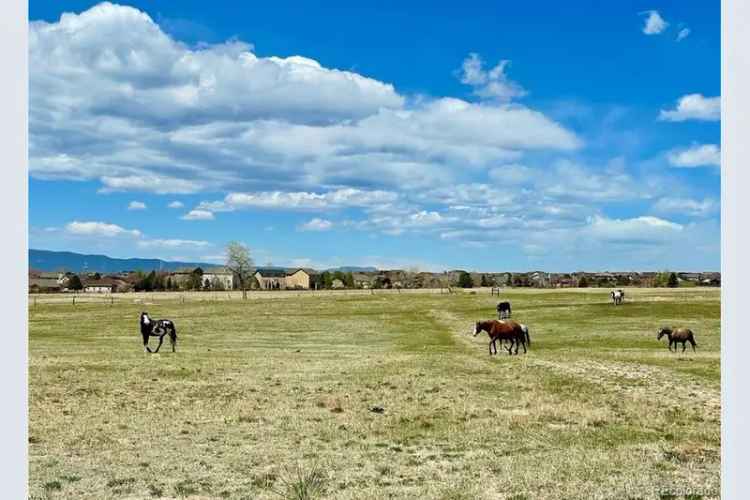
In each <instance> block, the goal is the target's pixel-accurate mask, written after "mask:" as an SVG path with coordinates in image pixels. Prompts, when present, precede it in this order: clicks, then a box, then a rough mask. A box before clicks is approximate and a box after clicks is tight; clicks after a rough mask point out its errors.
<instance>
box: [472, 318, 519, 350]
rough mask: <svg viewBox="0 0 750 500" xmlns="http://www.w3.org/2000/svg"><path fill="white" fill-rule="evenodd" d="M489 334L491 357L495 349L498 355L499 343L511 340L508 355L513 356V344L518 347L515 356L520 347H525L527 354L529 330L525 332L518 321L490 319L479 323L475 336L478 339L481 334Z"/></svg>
mask: <svg viewBox="0 0 750 500" xmlns="http://www.w3.org/2000/svg"><path fill="white" fill-rule="evenodd" d="M483 331H485V332H487V335H489V337H490V344H489V350H490V356H492V354H493V352H492V348H493V347H494V348H495V352H494V354H497V341H498V340H500V342H501V343H502V341H503V340H510V347H507V348H506V349H507V351H508V355H509V356H510V355H511V354H513V353H512V352H511V350H512V349H513V344H515V345H516V351H515V354H518V346H519V345H523V352H524V354H525V353H526V335H528V328H527V329H526V332H524V330H523V328H522V327H521V324H520V323H518V322H516V321H498V320H496V319H490V320H487V321H477V322H476V325H475V328H474V336H475V337H476V336H477V335H479V334H480V333H481V332H483Z"/></svg>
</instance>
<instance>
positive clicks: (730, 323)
mask: <svg viewBox="0 0 750 500" xmlns="http://www.w3.org/2000/svg"><path fill="white" fill-rule="evenodd" d="M721 7H722V15H721V21H722V89H721V94H722V132H721V139H722V193H721V197H722V199H721V203H722V210H721V218H722V266H721V271H722V349H721V352H722V354H721V374H722V407H723V412H722V431H721V434H722V486H721V492H722V498H726V499H735V498H750V481H748V480H747V479H746V478H745V477H744V474H743V472H742V471H743V470H745V469H746V468H747V465H748V463H750V460H748V461H747V462H746V461H743V458H747V459H750V430H748V429H747V427H746V426H745V424H746V423H750V404H749V403H748V399H747V398H746V397H743V396H745V395H746V394H747V393H748V390H747V388H746V387H747V381H750V362H748V361H746V358H747V356H748V355H750V354H748V352H750V351H748V348H749V346H748V345H747V342H745V341H744V337H745V336H746V334H747V332H746V331H745V329H746V328H743V327H744V326H745V325H744V322H743V318H742V315H741V309H740V308H741V307H742V305H743V304H742V303H741V302H740V296H739V293H740V287H741V286H742V285H744V284H747V283H750V264H749V263H748V260H747V259H750V237H748V235H747V234H746V233H744V232H743V231H744V229H745V227H746V223H742V225H740V224H741V221H742V220H743V219H742V218H741V217H742V214H747V213H750V197H749V196H743V194H745V193H746V190H745V189H744V188H747V187H749V186H750V172H749V171H748V169H749V168H750V165H748V164H743V162H742V158H743V157H744V158H748V157H750V144H749V143H750V54H748V51H747V47H750V33H749V30H747V29H745V28H746V27H747V26H750V2H748V1H747V0H722V5H721ZM27 28H28V5H27V2H26V1H25V0H21V1H6V2H0V54H1V56H2V57H0V61H3V63H4V70H5V71H4V75H3V78H0V109H2V110H3V113H0V154H2V160H3V166H2V168H1V169H0V177H2V182H0V190H2V191H0V217H1V218H2V230H3V240H4V243H5V244H4V245H0V256H2V257H3V260H2V262H4V263H5V266H4V271H5V273H4V274H5V276H4V277H5V278H6V279H4V283H5V286H3V287H0V295H2V298H3V299H4V300H1V301H0V304H2V315H3V316H2V317H3V319H4V321H3V326H4V327H5V328H4V332H3V348H2V349H0V356H2V359H1V361H0V384H1V385H2V387H3V390H2V398H3V399H2V402H3V407H4V408H3V411H2V412H0V424H1V425H0V429H2V431H1V432H2V434H1V437H0V442H2V443H3V448H2V452H1V454H0V466H1V467H2V470H3V485H2V496H3V497H4V498H25V497H26V496H27V482H28V451H27V442H28V441H27V432H28V431H27V412H28V406H27V404H28V400H27V382H28V380H27V352H28V350H27V311H28V307H27V294H26V293H25V291H26V290H27V255H28V253H27V247H28V218H27V210H28V170H27V147H28V146H27V143H28V141H27V139H28V137H27V135H28V121H27V102H28V38H27V37H28V29H27ZM745 221H746V219H745ZM686 251H689V249H686Z"/></svg>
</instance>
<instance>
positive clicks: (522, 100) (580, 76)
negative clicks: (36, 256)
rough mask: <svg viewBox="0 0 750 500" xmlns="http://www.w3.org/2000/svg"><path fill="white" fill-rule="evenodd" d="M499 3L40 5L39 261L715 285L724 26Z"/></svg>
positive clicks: (701, 17)
mask: <svg viewBox="0 0 750 500" xmlns="http://www.w3.org/2000/svg"><path fill="white" fill-rule="evenodd" d="M513 4H514V5H489V3H485V2H481V3H480V2H477V3H471V2H462V3H460V4H456V3H450V4H446V5H439V4H437V5H436V4H435V3H434V2H430V3H426V2H424V3H420V2H410V3H409V5H408V6H403V5H399V3H397V2H379V3H378V6H377V7H375V6H352V5H350V4H349V3H344V2H326V3H325V5H324V6H320V5H318V4H316V3H312V2H309V3H305V2H302V3H301V2H283V1H277V2H272V3H266V4H265V5H252V6H248V7H238V6H237V5H236V3H235V4H234V5H230V3H229V2H212V3H210V4H206V3H205V2H189V1H188V2H157V1H150V2H135V3H128V4H107V3H105V4H97V3H95V2H73V1H71V2H42V1H32V2H30V5H29V17H30V36H29V45H30V59H29V67H30V77H29V78H30V103H29V123H30V131H29V132H30V134H29V144H30V147H29V175H30V182H29V184H30V207H29V216H30V229H29V233H30V235H29V236H30V246H31V247H32V248H44V249H52V250H72V251H79V252H88V253H105V254H108V255H111V256H116V257H132V256H144V257H160V258H165V259H190V260H206V261H212V262H220V261H221V259H222V253H223V248H224V245H225V244H226V243H227V242H228V241H231V240H239V241H242V242H244V243H245V244H247V245H248V246H249V247H250V249H251V252H252V254H253V255H254V257H255V260H256V263H257V264H259V265H264V264H269V263H271V264H274V265H290V266H296V265H304V266H313V267H329V266H337V265H375V266H378V267H401V268H412V269H414V268H419V269H425V270H444V269H454V268H465V269H471V270H478V271H501V270H528V269H545V270H549V271H574V270H583V269H587V270H592V269H608V270H625V269H640V270H658V269H680V270H690V269H695V270H718V269H719V267H720V230H719V227H720V221H719V207H720V169H719V156H720V145H719V141H720V109H719V108H720V106H719V91H720V72H719V68H720V5H719V2H651V3H644V2H593V1H591V2H577V3H576V4H575V5H573V6H571V5H565V6H562V5H560V3H559V2H531V1H529V2H520V3H517V2H514V3H513ZM63 13H65V14H63ZM61 15H62V17H61Z"/></svg>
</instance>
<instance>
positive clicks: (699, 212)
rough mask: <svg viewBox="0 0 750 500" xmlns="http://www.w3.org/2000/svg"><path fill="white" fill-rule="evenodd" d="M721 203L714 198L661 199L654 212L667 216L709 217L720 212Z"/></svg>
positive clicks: (655, 205)
mask: <svg viewBox="0 0 750 500" xmlns="http://www.w3.org/2000/svg"><path fill="white" fill-rule="evenodd" d="M719 209H720V206H719V203H718V202H717V201H716V200H714V199H712V198H705V199H703V200H702V201H701V200H693V199H690V198H661V199H659V200H658V201H657V202H656V203H655V204H654V210H655V211H657V212H659V213H665V214H680V215H687V216H690V217H707V216H709V215H713V214H715V213H716V212H718V211H719Z"/></svg>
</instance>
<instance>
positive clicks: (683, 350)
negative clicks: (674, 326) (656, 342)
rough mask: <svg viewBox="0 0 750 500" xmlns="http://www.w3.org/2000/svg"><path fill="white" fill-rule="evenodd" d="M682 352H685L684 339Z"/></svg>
mask: <svg viewBox="0 0 750 500" xmlns="http://www.w3.org/2000/svg"><path fill="white" fill-rule="evenodd" d="M682 352H685V341H684V340H683V341H682Z"/></svg>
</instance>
